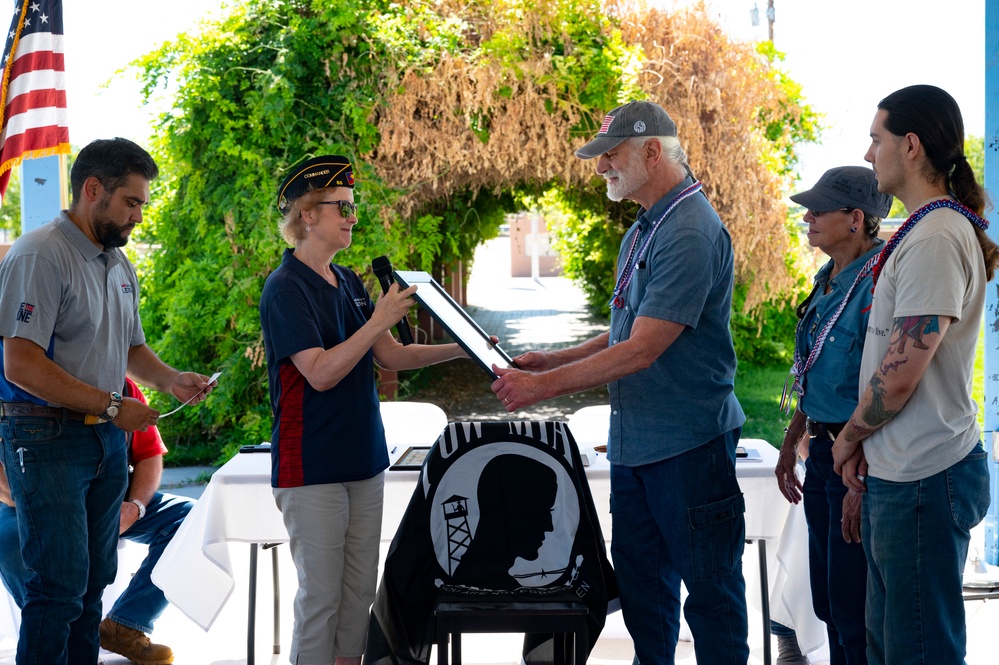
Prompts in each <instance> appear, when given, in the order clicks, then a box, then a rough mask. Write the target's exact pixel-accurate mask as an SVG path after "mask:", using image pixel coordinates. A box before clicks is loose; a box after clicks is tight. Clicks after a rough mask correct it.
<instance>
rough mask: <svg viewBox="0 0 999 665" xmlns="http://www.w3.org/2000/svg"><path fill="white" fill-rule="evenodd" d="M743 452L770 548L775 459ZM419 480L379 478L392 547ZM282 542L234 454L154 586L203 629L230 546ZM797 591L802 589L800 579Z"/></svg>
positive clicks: (265, 462) (264, 460) (584, 447)
mask: <svg viewBox="0 0 999 665" xmlns="http://www.w3.org/2000/svg"><path fill="white" fill-rule="evenodd" d="M577 426H578V424H577ZM579 431H580V435H576V429H573V434H574V436H576V438H577V441H579V440H580V439H582V442H580V443H579V447H580V451H581V453H583V454H584V455H586V456H587V458H588V459H589V466H588V467H587V478H588V480H589V483H590V489H591V492H592V494H593V500H594V504H595V506H596V508H597V513H598V517H599V519H600V523H601V528H602V530H603V533H604V537H605V538H608V539H609V537H610V465H609V463H608V462H607V459H606V456H604V455H603V454H600V453H595V452H594V451H593V449H592V445H593V444H592V443H590V442H589V441H588V440H587V439H586V437H585V436H584V435H583V432H584V431H585V432H592V430H584V429H582V428H580V429H579ZM603 431H605V432H606V429H605V430H603ZM597 436H598V437H599V435H597ZM389 445H390V450H391V449H392V448H395V449H396V452H395V453H394V454H391V455H390V458H392V459H394V458H396V457H398V456H399V455H401V454H402V452H403V451H404V450H405V448H404V447H403V446H402V445H400V444H398V443H392V444H389ZM423 445H426V443H424V444H423ZM742 445H744V446H746V447H752V448H756V449H758V450H759V452H760V457H761V460H760V461H758V462H752V461H740V462H739V463H738V465H737V469H736V470H737V473H738V476H739V483H740V486H741V487H742V490H743V493H744V494H745V496H746V509H747V512H746V533H747V537H748V538H752V539H754V540H755V539H759V538H765V539H767V540H773V541H776V540H777V539H778V538H779V537H780V534H781V531H782V529H783V528H784V523H785V520H786V518H787V514H788V503H787V502H786V501H785V500H784V498H783V497H782V496H781V495H780V493H779V491H778V490H777V483H776V482H775V481H774V475H773V469H774V466H775V464H776V461H777V452H776V450H774V449H773V448H772V447H771V446H770V445H769V444H767V443H766V442H765V441H762V440H744V441H743V442H742ZM418 475H419V474H418V472H416V471H388V472H387V473H386V482H385V512H384V515H383V520H382V540H383V541H386V542H388V541H391V539H392V537H393V536H394V534H395V530H396V528H397V526H398V524H399V521H400V520H401V518H402V514H403V512H404V511H405V508H406V506H407V505H408V503H409V498H410V497H411V495H412V492H413V489H414V488H415V486H416V481H417V478H418ZM287 541H288V534H287V531H286V530H285V528H284V524H283V522H282V519H281V513H280V512H279V511H278V509H277V507H276V506H275V504H274V498H273V495H272V492H271V486H270V457H269V455H266V454H259V453H244V454H240V455H237V456H236V457H235V458H233V459H232V460H230V461H229V462H228V463H227V464H225V466H223V467H222V468H221V469H219V470H218V471H217V472H216V473H215V474H214V475H213V476H212V480H211V482H210V483H209V484H208V487H207V488H206V489H205V492H204V494H203V495H202V497H201V499H200V500H199V501H198V503H197V505H196V506H195V507H194V509H192V510H191V512H190V514H188V516H187V519H186V520H185V521H184V524H183V525H182V526H181V528H180V531H178V533H177V535H176V536H175V537H174V539H173V540H172V541H171V543H170V545H169V546H168V547H167V549H166V551H165V552H164V553H163V556H162V558H161V559H160V562H159V564H158V565H157V566H156V568H155V569H154V570H153V581H154V582H155V583H156V584H157V585H158V586H159V587H160V588H162V589H163V591H164V592H165V594H166V596H167V598H168V599H169V600H170V602H172V603H173V604H174V605H176V606H177V607H178V608H179V609H180V610H181V611H182V612H184V614H186V615H187V616H188V617H189V618H190V619H191V620H193V621H194V622H195V623H197V624H198V625H199V626H201V627H202V628H203V629H205V630H208V629H209V628H210V627H211V625H212V623H213V622H214V621H215V619H216V617H217V616H218V614H219V612H220V611H221V610H222V608H223V606H224V605H225V603H226V601H227V600H228V599H229V597H230V595H231V594H232V592H233V589H234V588H235V580H234V578H233V566H232V563H231V561H230V556H229V543H230V542H240V543H284V542H287ZM771 549H772V550H773V549H774V548H771ZM751 576H752V572H751V571H747V577H751ZM804 584H805V587H806V588H807V585H808V580H807V576H806V577H805V579H804Z"/></svg>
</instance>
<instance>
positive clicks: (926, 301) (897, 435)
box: [860, 208, 986, 482]
mask: <svg viewBox="0 0 999 665" xmlns="http://www.w3.org/2000/svg"><path fill="white" fill-rule="evenodd" d="M985 284H986V281H985V262H984V261H983V260H982V251H981V249H980V248H979V245H978V241H977V239H976V238H975V232H974V228H973V227H972V224H971V222H970V221H968V219H967V218H966V217H965V216H964V215H962V214H961V213H959V212H957V211H955V210H951V209H950V208H939V209H937V210H933V211H931V212H930V213H928V214H927V215H926V216H925V217H923V218H922V219H921V220H920V221H919V222H918V223H917V224H916V226H915V227H914V228H913V229H912V230H911V231H910V232H909V234H908V235H907V236H906V237H905V238H904V239H903V240H902V242H901V243H900V244H899V246H898V248H897V249H896V250H895V252H894V253H893V254H892V255H891V257H890V258H889V259H888V263H887V265H885V268H884V270H883V271H882V273H881V278H880V280H879V281H878V285H877V288H876V289H875V291H874V305H873V307H872V309H871V317H870V321H869V322H868V326H867V339H866V342H865V346H864V357H863V361H862V362H861V366H860V393H861V394H863V392H864V390H865V389H866V388H867V385H868V382H869V381H870V379H871V377H872V376H873V375H874V372H875V370H876V369H877V368H878V367H879V366H880V364H881V362H882V361H883V360H884V357H885V353H886V352H887V350H888V344H889V340H890V339H891V338H892V321H893V320H894V319H896V318H899V317H905V316H919V315H937V316H940V317H941V318H942V317H951V318H952V323H951V325H950V328H948V330H947V333H946V334H945V335H944V338H943V340H942V342H941V345H940V348H939V349H937V352H936V353H935V354H934V356H933V359H932V360H931V362H930V365H929V367H928V368H927V369H926V373H925V374H924V375H923V378H922V380H920V382H919V385H918V386H916V390H915V392H913V394H912V397H910V398H909V401H908V402H907V403H906V405H905V406H904V407H903V408H902V410H901V411H900V412H899V414H898V415H897V416H896V417H895V418H894V420H892V421H891V422H889V423H888V424H887V425H885V426H884V427H882V428H881V429H879V430H878V431H877V432H875V433H874V434H872V435H871V436H870V437H869V438H868V439H866V440H865V441H864V454H865V455H866V457H867V462H868V463H869V465H870V469H869V472H868V473H869V475H871V476H873V477H875V478H881V479H884V480H891V481H896V482H909V481H914V480H920V479H923V478H927V477H929V476H932V475H934V474H936V473H939V472H940V471H943V470H944V469H947V468H949V467H950V466H952V465H954V464H955V463H957V462H958V461H960V460H961V459H963V458H964V457H965V456H966V455H967V454H968V453H969V452H970V451H971V449H972V448H973V447H974V446H975V444H976V443H977V442H978V440H979V431H978V423H977V422H976V416H977V413H978V406H977V405H976V404H975V402H974V400H972V398H971V381H972V374H973V368H974V362H975V344H976V342H977V340H978V334H979V330H980V327H981V323H982V311H983V308H984V303H985ZM895 335H896V336H897V335H898V333H895ZM891 341H892V342H893V343H895V340H891ZM914 341H915V340H914V339H913V338H909V339H908V340H907V341H906V344H908V345H911V344H913V342H914ZM909 348H911V346H910V347H909Z"/></svg>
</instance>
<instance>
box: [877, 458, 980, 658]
mask: <svg viewBox="0 0 999 665" xmlns="http://www.w3.org/2000/svg"><path fill="white" fill-rule="evenodd" d="M987 464H988V462H987V458H986V453H985V452H984V450H983V448H982V445H981V444H980V443H979V444H978V445H977V446H975V448H974V449H973V450H972V451H971V453H969V454H968V456H967V457H965V458H964V459H963V460H961V461H960V462H958V463H957V464H955V465H954V466H952V467H950V468H949V469H946V470H944V471H941V472H940V473H938V474H936V475H933V476H930V477H929V478H924V479H922V480H917V481H913V482H906V483H896V482H891V481H887V480H880V479H878V478H871V477H868V478H867V496H866V497H864V507H863V511H862V514H863V522H862V524H861V529H862V533H863V540H864V549H865V550H866V551H867V563H868V575H867V645H868V647H867V657H868V660H869V661H870V662H871V663H875V664H878V665H881V664H883V663H891V664H894V663H905V664H906V665H918V664H924V663H925V664H934V665H935V664H936V663H963V662H964V657H965V653H966V647H967V634H966V631H965V618H964V598H963V596H962V585H963V573H964V563H965V559H966V558H967V556H968V542H969V540H970V539H971V534H970V533H969V532H970V530H971V528H972V527H974V526H975V525H976V524H978V523H979V522H980V521H981V520H982V519H983V518H984V517H985V513H986V511H987V510H988V506H989V472H988V466H987Z"/></svg>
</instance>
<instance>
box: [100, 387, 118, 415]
mask: <svg viewBox="0 0 999 665" xmlns="http://www.w3.org/2000/svg"><path fill="white" fill-rule="evenodd" d="M110 395H111V403H110V404H108V408H106V409H104V415H103V416H102V417H103V418H104V420H105V422H110V421H112V420H114V419H115V418H117V417H118V412H119V411H121V393H117V392H115V393H110Z"/></svg>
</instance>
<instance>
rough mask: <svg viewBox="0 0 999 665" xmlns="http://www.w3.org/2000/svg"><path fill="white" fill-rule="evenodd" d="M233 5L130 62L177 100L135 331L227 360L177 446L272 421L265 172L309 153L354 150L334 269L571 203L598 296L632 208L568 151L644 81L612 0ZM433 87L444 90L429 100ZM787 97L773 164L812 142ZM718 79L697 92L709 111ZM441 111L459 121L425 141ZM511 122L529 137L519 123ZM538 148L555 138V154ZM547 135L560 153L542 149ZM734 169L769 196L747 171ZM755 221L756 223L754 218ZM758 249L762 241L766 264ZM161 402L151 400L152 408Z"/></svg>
mask: <svg viewBox="0 0 999 665" xmlns="http://www.w3.org/2000/svg"><path fill="white" fill-rule="evenodd" d="M228 7H229V15H228V16H226V17H225V18H223V19H220V20H218V21H216V22H212V23H205V24H202V26H201V27H200V28H199V32H198V34H190V35H180V36H178V38H177V39H176V40H174V41H173V42H172V43H168V44H166V45H164V46H162V47H161V48H159V49H158V50H157V51H155V52H153V53H150V54H149V55H147V56H145V57H143V58H141V59H140V60H139V61H138V62H137V63H136V67H137V68H138V69H139V70H140V73H141V76H142V79H143V81H144V94H145V95H146V96H147V98H153V97H156V96H158V95H169V96H170V97H171V99H172V104H173V106H172V108H171V109H170V111H169V112H167V113H165V114H164V115H162V116H161V117H160V119H159V121H158V126H157V134H156V138H155V139H154V142H153V145H152V152H153V153H154V154H155V156H156V158H157V161H158V163H159V165H160V169H161V174H162V176H161V178H160V179H159V180H158V181H156V182H155V183H154V187H153V189H154V191H153V201H154V204H153V205H152V206H151V209H150V210H149V214H148V216H147V220H148V221H147V223H146V224H144V225H142V226H141V227H139V228H138V230H137V234H136V235H137V238H136V239H137V240H139V241H141V242H146V243H148V244H149V246H150V247H151V248H152V249H151V251H150V252H149V253H148V254H146V255H144V256H143V257H140V258H139V259H138V265H137V267H138V269H139V271H140V276H141V278H142V281H141V283H142V315H143V321H144V324H145V329H146V332H147V335H148V337H149V342H150V345H151V346H152V348H154V349H156V350H157V352H158V353H160V355H161V356H162V357H163V359H164V360H165V361H166V362H168V363H169V364H171V365H173V366H175V367H179V368H183V369H193V370H198V371H201V372H204V373H210V372H212V371H215V370H223V371H224V373H223V375H222V377H221V378H220V389H219V390H218V391H216V392H215V393H214V394H213V396H212V399H210V400H208V401H207V402H206V403H204V404H202V405H200V406H199V407H198V408H189V409H184V410H183V411H181V412H180V413H178V414H177V416H175V417H172V418H170V419H168V420H167V421H164V423H163V427H162V429H163V430H164V435H165V436H166V437H167V438H168V440H170V441H171V442H172V448H173V449H174V450H175V451H176V452H175V455H174V457H175V458H177V457H179V456H181V455H188V456H190V455H195V456H202V455H204V452H203V451H204V450H205V449H208V450H213V451H220V456H221V457H220V459H224V458H225V457H226V456H227V455H229V454H230V453H231V452H232V451H233V450H235V448H236V447H238V446H239V445H242V444H245V443H257V442H259V441H261V440H266V439H268V438H269V436H270V419H271V418H270V408H269V399H268V395H267V390H266V387H267V376H266V370H265V365H264V353H263V344H262V339H261V334H260V323H259V314H258V309H257V307H258V301H259V296H260V292H261V290H262V288H263V284H264V281H265V280H266V278H267V276H268V275H269V274H270V273H271V272H272V271H273V270H274V268H275V267H277V265H278V264H279V262H280V261H281V254H282V250H283V249H284V247H285V244H284V242H283V241H282V239H281V238H280V235H279V233H278V230H277V225H278V222H279V215H278V213H277V210H276V205H275V192H276V188H277V184H278V182H279V181H280V179H281V176H282V174H283V173H284V172H285V171H286V170H287V169H288V168H289V167H290V166H291V165H292V164H294V163H296V162H298V161H299V160H301V159H303V158H306V157H310V156H314V155H318V154H325V153H340V154H344V155H347V156H348V157H349V158H350V159H351V160H352V162H353V163H354V164H355V178H356V181H357V189H356V190H355V197H356V200H357V202H358V203H359V204H360V208H359V212H358V215H359V219H360V221H359V224H358V226H357V227H356V230H355V232H354V236H353V238H354V239H353V244H352V245H351V247H350V248H348V249H347V250H345V251H343V252H340V253H338V254H337V256H336V261H337V262H338V263H342V264H344V265H346V266H348V267H350V268H352V269H354V270H355V271H357V272H359V273H361V274H362V275H365V274H367V266H368V265H369V264H370V260H371V258H372V257H375V256H379V255H382V254H385V255H388V256H389V258H390V259H391V260H392V261H393V263H394V264H396V265H399V266H406V267H409V268H412V269H422V270H428V271H432V272H435V274H441V269H442V267H444V266H452V265H455V264H460V263H466V264H467V262H468V261H470V259H471V257H472V255H473V252H474V249H475V247H476V246H477V245H478V244H479V243H480V242H481V241H482V240H484V239H486V238H489V237H492V236H494V235H495V234H496V232H497V229H498V228H499V225H500V224H501V223H502V221H503V215H504V213H505V212H508V211H511V210H513V209H514V203H515V201H519V200H525V201H530V202H531V205H533V206H535V207H538V208H544V209H545V210H546V211H548V210H551V211H552V212H553V214H555V212H556V211H560V212H559V213H558V214H561V215H563V217H562V221H561V222H560V223H558V224H555V226H556V227H557V230H556V239H557V240H556V241H557V243H559V246H560V247H562V248H563V250H565V252H566V254H565V264H566V270H567V272H568V273H569V274H570V275H571V276H573V277H574V278H575V279H577V280H581V283H582V284H583V285H584V288H585V289H587V293H588V295H589V297H590V300H591V302H592V303H594V305H595V306H596V307H598V308H600V309H601V310H603V311H605V312H606V302H607V301H608V299H609V289H610V288H611V286H612V284H610V282H612V281H613V280H612V279H611V278H610V276H611V275H613V273H614V262H615V260H616V254H617V245H618V243H619V241H620V238H621V236H622V234H623V232H624V229H625V228H627V226H628V225H630V224H631V222H632V221H633V218H634V206H633V205H631V204H611V203H609V202H607V201H606V199H605V197H604V196H603V191H602V188H597V187H593V186H581V183H582V182H584V181H585V180H586V179H587V178H590V175H589V174H591V173H592V171H591V170H590V169H591V166H590V165H581V164H577V163H576V162H575V160H574V158H572V157H571V150H569V149H568V148H567V146H568V145H569V144H570V143H575V142H576V141H577V140H578V139H579V138H580V137H582V136H590V135H592V134H593V132H594V131H595V130H596V128H597V127H598V126H599V124H600V122H601V120H602V118H603V114H604V113H605V112H606V110H607V109H609V108H612V107H614V106H616V105H618V104H619V103H621V102H623V101H626V100H629V99H638V98H651V97H652V95H651V93H650V92H649V84H648V81H649V80H650V78H654V77H650V76H649V67H650V62H652V61H651V59H650V56H649V54H648V51H647V49H648V45H647V44H642V43H640V42H639V41H638V40H636V39H633V38H631V37H629V36H628V35H629V34H630V33H628V32H627V31H626V30H624V29H623V26H624V27H628V26H630V27H629V29H631V28H633V27H634V26H635V25H636V24H635V23H634V21H635V19H634V17H631V16H630V15H627V13H626V9H625V8H624V5H622V6H617V4H616V3H612V6H608V8H606V9H605V3H604V2H601V1H600V0H470V1H466V2H457V1H452V0H399V1H398V2H386V1H384V0H375V1H370V0H234V1H233V2H231V3H230V4H229V5H228ZM658 16H659V18H658V19H657V20H665V19H663V16H664V14H663V13H662V12H660V13H659V15H658ZM697 25H698V26H699V25H700V24H697ZM697 29H700V28H697ZM649 34H651V33H649ZM646 38H649V35H646ZM655 39H656V40H659V37H658V35H656V36H655ZM697 41H698V40H696V39H693V40H691V42H697ZM649 43H651V42H649ZM656 43H661V40H659V41H656ZM695 55H696V54H695ZM684 57H688V58H689V57H693V56H691V55H690V54H687V55H685V56H684ZM664 63H665V61H662V62H660V61H659V60H657V61H656V63H655V64H656V65H657V66H659V65H662V66H664V67H666V68H667V69H668V70H669V71H671V72H672V71H674V70H675V71H677V72H679V75H678V76H677V81H681V83H680V85H684V86H686V85H687V84H686V83H684V82H685V81H688V80H690V79H691V73H690V72H696V71H697V63H693V64H692V63H690V62H686V61H681V60H678V61H677V63H676V64H673V63H672V62H670V63H665V64H664ZM760 66H761V67H764V70H765V69H766V63H765V62H763V61H762V60H761V64H760ZM688 69H689V71H688ZM729 69H731V68H729ZM653 73H656V70H653ZM414 75H416V76H417V77H418V80H417V81H416V83H414V78H413V76H414ZM656 75H657V76H660V75H659V74H656ZM776 76H780V75H776ZM407 77H409V78H407ZM704 78H705V79H709V78H710V76H708V75H705V76H704ZM419 79H422V80H424V81H432V82H433V84H434V85H433V86H429V88H430V92H426V91H424V92H422V93H421V94H425V95H427V96H425V97H419V96H417V95H416V94H415V93H414V94H413V95H410V94H409V91H408V90H407V87H409V88H416V87H419V86H418V85H417V83H419ZM693 79H697V76H694V77H693ZM674 83H676V82H675V81H670V84H671V85H673V84H674ZM718 85H722V84H718ZM425 87H427V86H425ZM433 91H437V92H438V93H439V94H440V95H441V96H440V97H439V98H430V97H429V95H430V94H432V93H433ZM441 91H443V92H441ZM452 91H457V92H460V93H461V94H454V95H451V92H452ZM778 92H779V93H780V94H781V95H786V96H787V97H788V100H787V102H788V104H787V106H786V107H785V108H786V109H788V110H787V115H786V116H785V115H782V114H781V113H776V112H774V111H767V112H766V114H765V117H764V115H761V116H760V117H761V119H762V120H763V121H764V122H765V123H766V125H767V128H768V129H767V132H766V133H767V136H768V138H770V141H771V144H770V146H769V147H768V148H766V149H765V150H764V152H765V153H766V154H765V155H763V157H761V159H764V160H765V161H766V162H767V163H768V165H771V168H773V169H774V170H775V171H776V172H780V173H782V174H783V173H786V172H787V170H788V169H789V168H790V167H791V165H793V163H794V159H795V156H794V152H793V148H794V145H795V143H796V142H798V141H801V140H810V138H811V134H810V132H812V131H813V129H814V127H813V120H814V118H812V117H811V116H809V115H808V114H807V113H806V114H805V115H801V114H800V113H798V111H797V110H795V109H796V105H797V104H798V102H799V101H800V89H797V88H795V87H794V85H793V83H792V82H790V81H789V80H787V79H784V78H780V80H779V89H778ZM688 93H689V94H690V98H691V99H693V98H694V94H693V93H690V92H689V91H688ZM716 93H717V89H716V90H715V91H713V92H710V93H706V94H710V95H712V96H711V99H710V104H711V105H714V104H715V103H716V98H720V95H718V94H716ZM664 94H665V93H664ZM749 96H750V97H751V96H752V95H749ZM757 97H759V95H757ZM538 99H540V100H541V101H540V102H535V101H534V100H538ZM428 100H429V101H428ZM782 101H783V100H782ZM688 106H690V107H691V108H693V107H694V106H696V105H695V104H689V105H688ZM399 109H404V111H403V114H402V115H401V116H400V117H398V118H395V117H392V116H391V112H392V111H398V110H399ZM713 113H715V110H714V106H712V110H711V111H710V113H709V115H710V114H713ZM518 114H519V115H518ZM692 117H694V118H696V117H697V116H696V115H695V116H692ZM705 117H707V116H705ZM745 117H746V118H749V117H750V116H749V115H746V116H745ZM386 118H391V121H386V120H385V119H386ZM456 119H457V120H458V121H460V122H457V123H456V122H455V120H456ZM740 121H741V122H745V121H746V120H745V119H743V120H740ZM532 123H533V124H532ZM781 123H783V124H784V125H785V126H786V127H785V129H783V130H780V125H781ZM719 126H728V121H727V120H726V122H725V123H719ZM441 127H455V128H456V129H455V130H454V131H450V132H449V133H450V135H449V136H443V137H441V136H439V135H435V134H434V133H433V132H434V131H437V132H440V128H441ZM510 127H514V128H517V129H519V130H521V132H522V135H518V136H516V138H515V139H514V138H511V135H510V134H509V128H510ZM771 130H772V131H771ZM504 131H506V132H507V134H505V135H503V132H504ZM546 132H547V134H546ZM455 133H459V134H461V135H460V136H457V137H455V136H454V134H455ZM771 134H772V135H773V136H772V137H771ZM389 135H391V137H392V140H391V141H389V140H388V139H387V138H386V137H387V136H389ZM501 135H503V136H504V138H502V139H498V138H497V137H498V136H501ZM466 136H470V137H471V138H472V140H471V141H468V140H466ZM445 139H452V140H455V139H456V140H455V142H454V143H446V142H445ZM706 143H707V144H712V143H713V144H725V143H726V142H725V141H724V140H721V139H718V138H713V139H712V140H710V141H706ZM750 143H751V141H747V143H746V144H745V146H744V147H743V148H741V149H742V152H747V150H749V146H750ZM536 145H543V146H547V148H545V154H539V153H541V152H542V150H541V149H540V148H537V147H535V146H536ZM753 145H754V146H755V144H753ZM753 149H755V147H754V148H753ZM477 151H482V152H477ZM532 151H533V152H532ZM559 151H564V152H565V160H564V166H562V165H561V164H560V162H561V161H562V159H561V157H559V156H558V155H557V154H556V155H555V157H553V154H555V153H559ZM393 160H394V161H393ZM750 162H752V163H754V164H755V161H754V160H750ZM414 165H416V166H414ZM407 167H408V170H407ZM720 180H721V179H720ZM744 181H745V182H744V183H743V189H744V190H745V191H750V192H753V194H754V195H756V196H759V192H760V188H758V187H756V186H755V184H756V183H757V182H758V181H757V180H751V179H748V178H747V179H744ZM747 183H748V184H747ZM591 184H592V183H591ZM719 196H721V195H719ZM730 198H732V197H731V196H730ZM764 217H766V215H758V216H757V217H756V218H755V219H754V225H755V226H756V227H757V228H763V227H764V226H765V224H763V223H762V222H761V221H760V220H761V219H762V218H764ZM770 218H773V216H772V215H771V217H770ZM770 218H768V219H770ZM765 246H766V245H760V247H765ZM770 246H774V245H770ZM760 251H761V250H757V252H758V253H757V254H754V255H753V256H754V257H756V258H757V260H758V261H759V262H760V263H761V264H765V265H769V264H770V263H772V262H771V261H768V260H767V259H766V255H764V254H761V253H759V252H760ZM778 253H779V250H778ZM760 257H762V258H760ZM368 279H369V284H371V285H373V283H372V281H371V280H370V275H368ZM754 302H755V301H754ZM760 311H761V312H764V310H760ZM764 313H765V312H764ZM750 323H751V322H747V324H746V325H747V326H749V325H750ZM760 329H761V328H760V326H759V325H757V326H756V328H755V330H756V331H759V330H760ZM774 353H776V352H774ZM778 355H779V354H778ZM768 357H769V356H768ZM170 401H171V400H170V399H169V398H166V397H163V396H154V397H153V402H154V405H155V406H158V407H160V408H163V407H167V406H170V404H169V402H170Z"/></svg>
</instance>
